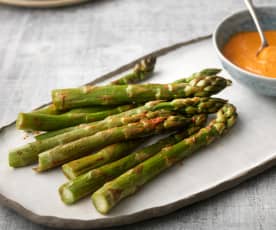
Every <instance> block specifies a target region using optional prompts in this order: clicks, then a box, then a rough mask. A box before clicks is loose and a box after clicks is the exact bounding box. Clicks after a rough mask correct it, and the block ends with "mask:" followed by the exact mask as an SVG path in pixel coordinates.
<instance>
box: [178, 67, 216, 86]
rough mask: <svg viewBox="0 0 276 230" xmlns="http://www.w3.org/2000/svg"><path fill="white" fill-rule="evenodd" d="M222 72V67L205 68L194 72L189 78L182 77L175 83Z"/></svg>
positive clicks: (187, 81)
mask: <svg viewBox="0 0 276 230" xmlns="http://www.w3.org/2000/svg"><path fill="white" fill-rule="evenodd" d="M220 72H221V69H217V68H208V69H203V70H201V71H199V72H196V73H193V74H192V75H191V76H189V77H187V78H180V79H178V80H176V81H174V82H173V83H189V82H190V81H192V80H193V79H195V78H197V77H206V76H215V75H217V74H218V73H220Z"/></svg>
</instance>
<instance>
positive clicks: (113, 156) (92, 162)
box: [62, 139, 145, 179]
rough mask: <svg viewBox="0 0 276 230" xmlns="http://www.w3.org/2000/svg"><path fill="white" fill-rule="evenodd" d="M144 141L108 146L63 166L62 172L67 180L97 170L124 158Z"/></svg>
mask: <svg viewBox="0 0 276 230" xmlns="http://www.w3.org/2000/svg"><path fill="white" fill-rule="evenodd" d="M144 141H145V140H144V139H140V140H132V141H126V142H119V143H115V144H111V145H108V146H106V147H105V148H103V149H101V150H100V151H99V152H97V153H94V154H91V155H89V156H85V157H82V158H80V159H77V160H74V161H71V162H69V163H67V164H64V165H63V166H62V170H63V172H64V174H65V175H66V176H67V177H68V178H69V179H73V178H75V177H77V176H79V175H82V174H84V173H86V172H88V171H90V170H91V169H94V168H98V167H100V166H102V165H105V164H107V163H110V162H113V161H116V160H118V159H120V158H122V157H124V156H126V155H127V154H129V153H130V152H131V151H132V150H134V149H135V148H137V147H138V146H139V145H140V144H142V143H143V142H144Z"/></svg>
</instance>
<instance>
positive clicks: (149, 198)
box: [0, 39, 276, 229]
mask: <svg viewBox="0 0 276 230" xmlns="http://www.w3.org/2000/svg"><path fill="white" fill-rule="evenodd" d="M218 66H220V64H219V63H218V59H217V58H216V54H215V51H214V49H213V46H212V44H211V40H210V39H207V40H203V41H200V42H197V43H194V44H189V45H187V46H184V47H182V48H178V49H177V50H175V51H171V52H169V53H167V54H166V55H164V56H162V57H160V58H159V59H158V62H157V66H156V70H157V72H158V73H157V74H156V75H155V77H154V78H153V80H152V81H155V82H171V81H173V80H174V79H177V78H180V77H183V76H187V75H189V74H190V73H192V72H195V71H198V70H200V69H202V68H206V67H218ZM223 76H225V77H229V76H228V75H227V74H226V73H223ZM219 96H221V97H223V98H226V99H229V100H230V102H231V103H233V104H235V105H236V106H237V108H238V113H239V119H238V122H237V125H236V126H235V127H234V128H233V129H232V130H231V132H229V133H228V134H227V135H226V136H225V137H224V138H222V139H221V140H218V141H216V142H215V143H214V144H212V145H211V146H209V147H208V148H206V149H204V150H201V151H200V152H198V153H197V154H195V155H194V156H192V157H190V158H189V159H187V160H186V161H184V163H182V164H179V165H177V166H175V167H174V168H172V169H170V170H168V171H167V172H165V173H163V175H161V176H159V177H158V178H157V179H156V180H154V181H153V182H151V183H149V184H147V185H146V186H145V187H144V189H142V190H140V191H139V192H138V193H137V194H136V195H134V196H132V197H130V198H128V199H126V200H124V201H123V202H122V203H121V204H119V205H118V207H116V208H115V209H114V210H112V212H111V213H110V214H109V215H107V216H103V215H100V214H99V213H98V212H97V211H96V210H95V208H94V207H93V206H92V204H91V202H90V200H89V198H88V199H84V200H82V201H81V202H79V203H77V204H75V205H73V206H66V205H64V204H63V203H62V202H61V201H60V199H59V196H58V193H57V189H58V187H59V185H61V184H62V183H64V182H65V181H66V179H65V177H64V176H63V175H62V173H61V172H60V170H54V171H51V172H49V173H44V174H36V173H34V172H33V171H32V170H31V167H27V168H22V169H17V170H13V169H12V168H9V167H8V161H7V157H8V149H10V148H14V147H16V146H18V145H21V144H23V143H24V142H26V140H23V138H22V137H23V134H22V133H21V132H19V131H17V130H15V127H14V125H12V126H9V127H7V128H4V129H3V130H2V132H1V134H0V138H1V150H0V151H1V154H0V194H2V195H0V198H1V199H0V200H2V202H3V203H4V204H5V205H7V206H9V207H11V208H13V209H15V210H16V211H18V212H19V213H21V214H22V215H24V216H25V217H27V218H29V219H31V220H32V221H34V222H37V223H40V224H45V225H49V226H54V227H66V228H90V229H91V228H98V227H107V226H116V225H122V224H127V223H133V222H137V221H140V220H144V219H148V218H152V217H156V216H161V215H164V214H167V213H169V212H172V211H174V210H176V209H178V208H181V207H184V206H186V205H188V204H191V203H193V202H196V201H199V200H202V199H204V198H207V197H209V196H211V195H214V194H216V193H218V192H220V191H222V190H225V189H228V188H230V187H233V186H234V185H236V184H238V183H240V182H241V181H243V180H245V179H247V178H249V177H250V176H253V175H255V174H257V173H259V172H261V171H263V170H265V169H266V168H268V167H271V166H272V165H274V164H275V163H276V162H275V158H276V141H275V137H274V134H275V125H276V121H275V117H276V105H275V100H274V99H273V98H269V97H264V96H260V95H257V94H255V93H254V92H251V91H249V90H248V89H246V88H244V87H242V86H241V85H239V84H238V83H237V82H235V81H234V82H233V86H232V87H229V88H228V89H226V90H225V91H224V92H223V93H221V94H220V95H219ZM27 141H30V139H27Z"/></svg>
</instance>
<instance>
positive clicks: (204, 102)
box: [36, 97, 226, 140]
mask: <svg viewBox="0 0 276 230" xmlns="http://www.w3.org/2000/svg"><path fill="white" fill-rule="evenodd" d="M225 102H226V101H225V100H223V99H219V98H199V97H194V98H184V99H174V100H173V101H171V102H160V103H158V104H156V106H151V107H152V108H151V110H157V109H167V110H171V111H181V112H182V113H185V114H192V115H193V114H198V113H214V112H216V111H217V110H218V109H219V108H220V107H221V106H222V105H223V104H224V103H225ZM74 129H75V127H71V128H67V129H62V130H57V131H53V132H49V133H45V134H41V135H38V136H37V137H36V139H37V140H44V139H47V138H50V137H54V136H57V135H59V134H62V133H66V132H69V131H72V130H74Z"/></svg>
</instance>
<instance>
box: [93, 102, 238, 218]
mask: <svg viewBox="0 0 276 230" xmlns="http://www.w3.org/2000/svg"><path fill="white" fill-rule="evenodd" d="M236 117H237V114H236V109H235V107H234V106H233V105H231V104H226V105H225V106H224V107H223V108H222V109H221V110H219V111H218V113H217V118H216V119H215V120H213V121H211V122H210V124H209V125H208V126H207V127H206V128H202V129H201V130H200V131H199V132H198V133H196V134H194V135H192V136H191V137H188V138H186V139H184V140H182V141H181V142H178V143H177V144H175V145H173V146H170V147H167V148H163V149H162V150H161V152H159V153H158V154H156V155H155V156H153V157H151V158H149V159H148V160H146V161H144V162H142V163H141V164H139V165H137V166H136V167H134V168H132V169H130V170H129V171H127V172H126V173H124V174H122V175H121V176H119V177H117V178H116V179H114V180H113V181H110V182H108V183H106V184H105V185H104V186H103V187H101V188H100V189H99V190H97V191H96V192H95V193H94V194H93V195H92V201H93V203H94V205H95V207H96V209H97V210H98V211H99V212H100V213H103V214H106V213H108V212H109V211H110V210H111V209H112V208H113V207H114V206H115V205H117V204H118V203H119V202H120V201H121V200H122V199H124V198H125V197H128V196H130V195H132V194H134V193H135V192H136V191H137V190H138V189H139V188H141V187H142V186H143V185H144V184H146V183H147V182H149V181H150V180H152V179H154V178H155V177H156V176H157V175H159V174H160V173H161V172H163V171H165V170H166V169H168V168H170V167H172V166H173V165H175V164H176V163H177V162H179V161H181V160H183V159H184V158H186V157H187V156H189V155H191V154H193V153H194V152H195V151H196V150H198V149H200V148H202V147H204V146H206V145H209V144H211V143H212V142H213V141H215V140H216V139H217V138H219V137H220V136H221V135H222V134H224V133H225V132H226V131H227V130H228V129H229V128H231V127H232V126H233V125H234V124H235V121H236Z"/></svg>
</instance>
